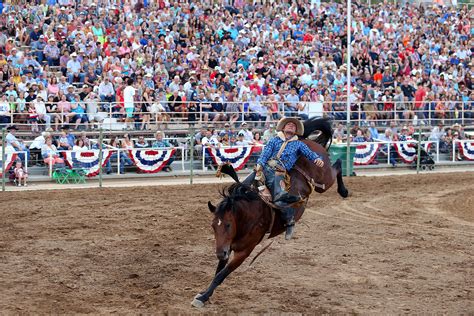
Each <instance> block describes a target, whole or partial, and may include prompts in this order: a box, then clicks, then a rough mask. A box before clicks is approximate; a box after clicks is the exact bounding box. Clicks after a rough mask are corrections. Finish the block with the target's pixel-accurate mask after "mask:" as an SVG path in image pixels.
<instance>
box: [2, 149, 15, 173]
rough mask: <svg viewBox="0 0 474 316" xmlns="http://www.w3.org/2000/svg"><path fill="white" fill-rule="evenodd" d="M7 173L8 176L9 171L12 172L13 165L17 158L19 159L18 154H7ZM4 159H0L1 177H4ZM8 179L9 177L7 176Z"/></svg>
mask: <svg viewBox="0 0 474 316" xmlns="http://www.w3.org/2000/svg"><path fill="white" fill-rule="evenodd" d="M0 156H2V155H1V150H0ZM5 156H6V157H5V158H6V159H5V172H6V173H7V175H8V170H10V168H11V166H12V165H13V162H15V160H16V158H17V157H18V155H17V154H16V153H5ZM2 159H3V157H0V176H1V175H2V167H1V166H2V165H3V161H2ZM7 177H8V176H7Z"/></svg>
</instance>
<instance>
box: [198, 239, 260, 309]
mask: <svg viewBox="0 0 474 316" xmlns="http://www.w3.org/2000/svg"><path fill="white" fill-rule="evenodd" d="M253 248H255V247H252V248H251V249H246V250H244V251H239V252H234V257H233V258H232V260H231V261H230V262H229V264H227V265H226V266H224V267H223V268H222V269H221V270H220V271H219V272H218V273H217V274H216V275H215V277H214V279H213V280H212V282H211V284H210V285H209V287H208V288H207V290H206V291H205V292H204V293H200V294H198V295H196V297H195V298H194V300H193V301H192V303H191V305H193V306H194V307H203V306H204V303H206V302H207V301H208V300H209V298H210V297H211V296H212V294H213V293H214V290H215V289H216V287H218V286H219V285H220V284H221V283H222V282H223V281H224V280H225V278H226V277H227V276H228V275H229V274H231V273H232V272H233V271H234V270H235V269H237V268H238V267H239V266H240V265H241V264H242V262H244V260H245V259H247V257H248V256H249V255H250V253H251V252H252V250H253ZM222 261H223V260H221V261H219V265H218V266H217V269H218V270H219V266H220V265H221V262H222Z"/></svg>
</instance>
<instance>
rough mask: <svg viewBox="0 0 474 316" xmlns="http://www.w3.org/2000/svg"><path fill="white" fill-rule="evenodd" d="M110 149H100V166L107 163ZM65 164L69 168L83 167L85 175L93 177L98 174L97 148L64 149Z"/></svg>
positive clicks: (110, 152)
mask: <svg viewBox="0 0 474 316" xmlns="http://www.w3.org/2000/svg"><path fill="white" fill-rule="evenodd" d="M111 155H112V151H110V150H106V149H104V150H103V151H102V167H104V166H105V165H106V164H107V161H108V160H109V158H110V156H111ZM63 157H64V160H65V162H66V164H67V165H68V166H69V167H70V168H73V167H74V168H83V169H85V170H86V176H87V177H95V176H96V175H98V174H99V168H100V165H99V150H91V151H78V152H75V151H66V152H63Z"/></svg>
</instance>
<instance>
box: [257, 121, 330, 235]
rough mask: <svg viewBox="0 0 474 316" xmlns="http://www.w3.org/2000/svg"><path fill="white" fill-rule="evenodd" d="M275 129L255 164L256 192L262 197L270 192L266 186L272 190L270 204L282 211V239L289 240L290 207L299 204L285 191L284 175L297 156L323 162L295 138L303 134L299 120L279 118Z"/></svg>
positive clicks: (296, 197) (291, 228)
mask: <svg viewBox="0 0 474 316" xmlns="http://www.w3.org/2000/svg"><path fill="white" fill-rule="evenodd" d="M276 130H277V132H278V133H277V135H276V136H275V137H273V138H272V139H270V141H269V142H268V144H267V145H266V146H265V148H264V149H263V152H262V154H261V156H260V158H259V159H258V161H257V165H256V167H255V171H256V176H255V180H257V181H260V182H261V185H260V186H259V190H260V191H264V195H265V194H267V195H268V193H270V192H269V190H268V187H270V188H272V192H271V195H272V197H273V204H275V205H276V206H278V207H280V208H281V216H282V219H284V220H285V222H286V223H285V226H286V233H285V239H286V240H290V239H291V237H292V236H293V231H294V226H295V220H294V215H295V208H294V207H293V205H294V204H295V203H296V202H298V201H300V197H298V196H294V195H291V194H289V192H288V191H287V188H286V184H285V178H286V179H288V175H287V172H289V171H290V170H291V169H292V168H293V166H294V165H295V163H296V161H297V160H298V158H299V157H300V155H303V156H305V157H306V158H307V159H309V160H310V161H312V162H314V163H315V164H316V166H318V167H321V168H322V167H323V166H324V162H323V160H322V158H321V156H320V155H318V154H317V153H315V152H313V151H312V150H311V149H309V147H308V146H307V145H306V144H305V143H303V142H302V141H300V140H298V136H302V135H303V133H304V126H303V123H301V121H300V120H298V119H297V118H294V117H286V118H282V119H281V120H280V121H279V122H278V125H277V127H276ZM288 181H289V180H287V181H286V183H288Z"/></svg>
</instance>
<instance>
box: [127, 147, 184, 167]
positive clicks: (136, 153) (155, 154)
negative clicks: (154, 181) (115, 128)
mask: <svg viewBox="0 0 474 316" xmlns="http://www.w3.org/2000/svg"><path fill="white" fill-rule="evenodd" d="M175 152H176V149H175V148H170V149H143V150H137V149H132V150H129V151H128V155H129V156H130V159H132V161H133V162H134V163H135V165H136V166H137V168H138V169H140V170H141V171H143V172H145V173H155V172H158V171H160V170H161V169H163V167H165V166H166V164H167V163H168V161H169V160H170V159H171V157H172V156H173V155H174V153H175Z"/></svg>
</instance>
